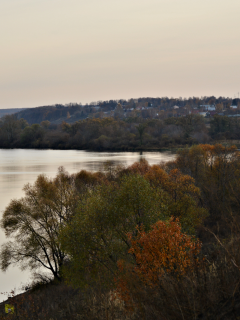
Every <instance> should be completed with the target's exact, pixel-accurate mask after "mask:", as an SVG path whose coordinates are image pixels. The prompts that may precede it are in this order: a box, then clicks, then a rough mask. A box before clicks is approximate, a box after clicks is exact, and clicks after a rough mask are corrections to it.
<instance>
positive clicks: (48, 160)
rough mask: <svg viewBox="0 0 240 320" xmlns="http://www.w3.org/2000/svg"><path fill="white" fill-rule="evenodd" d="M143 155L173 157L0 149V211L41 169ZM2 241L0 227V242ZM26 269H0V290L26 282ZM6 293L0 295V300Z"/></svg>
mask: <svg viewBox="0 0 240 320" xmlns="http://www.w3.org/2000/svg"><path fill="white" fill-rule="evenodd" d="M141 158H145V159H146V160H147V161H148V162H149V163H150V164H157V163H159V162H166V161H170V160H173V159H174V158H175V154H173V153H171V152H167V151H166V152H143V153H141V154H140V153H138V152H88V151H80V150H33V149H10V150H9V149H0V213H1V215H2V212H3V211H4V209H5V208H6V206H7V205H8V204H9V202H10V200H11V199H17V198H20V197H22V196H23V195H24V193H23V191H22V188H23V186H24V185H25V184H26V183H31V184H32V183H33V182H34V181H35V180H36V178H37V176H38V175H39V174H41V173H44V174H46V175H47V176H49V177H54V176H55V175H56V173H57V170H58V167H60V166H64V167H65V169H66V170H67V171H68V172H69V173H76V172H78V171H80V170H82V169H85V170H89V171H98V170H101V169H102V168H103V164H104V162H105V161H108V160H111V161H113V163H114V164H116V165H117V164H120V163H121V164H123V165H131V164H132V163H134V162H136V161H139V160H140V159H141ZM5 241H6V238H5V235H4V233H3V231H2V230H0V244H2V243H3V242H5ZM30 280H31V279H30V273H29V271H21V270H20V269H19V268H18V267H11V268H9V269H8V270H7V272H6V273H3V272H1V271H0V292H10V291H11V290H12V289H20V287H21V286H22V285H23V284H26V283H29V282H30ZM5 297H6V296H4V295H2V296H0V301H2V300H4V298H5Z"/></svg>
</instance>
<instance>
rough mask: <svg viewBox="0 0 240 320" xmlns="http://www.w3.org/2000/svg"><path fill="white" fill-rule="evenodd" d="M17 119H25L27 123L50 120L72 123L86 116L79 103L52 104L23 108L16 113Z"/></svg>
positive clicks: (57, 122) (52, 121)
mask: <svg viewBox="0 0 240 320" xmlns="http://www.w3.org/2000/svg"><path fill="white" fill-rule="evenodd" d="M17 118H18V119H21V118H23V119H25V120H27V122H28V123H29V124H33V123H41V122H42V121H46V120H48V121H50V122H51V123H56V124H59V123H61V122H62V121H66V122H68V123H73V122H75V121H77V120H80V119H84V118H86V114H85V111H84V109H83V107H82V106H81V105H78V104H76V105H67V106H64V105H54V106H43V107H37V108H30V109H25V110H22V111H20V112H18V113H17Z"/></svg>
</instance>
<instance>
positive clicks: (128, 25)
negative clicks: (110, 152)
mask: <svg viewBox="0 0 240 320" xmlns="http://www.w3.org/2000/svg"><path fill="white" fill-rule="evenodd" d="M239 15H240V1H239V0H229V1H227V0H201V1H200V0H198V1H197V0H181V1H180V0H101V1H99V0H34V1H33V0H11V1H9V0H1V1H0V108H1V109H5V108H29V107H37V106H41V105H51V104H55V103H63V104H65V103H70V102H77V103H80V102H81V103H83V104H85V103H90V102H92V101H98V100H110V99H129V98H139V97H162V96H168V97H176V98H177V97H183V98H184V97H191V96H198V97H201V96H210V95H215V96H225V97H232V98H234V97H235V96H236V97H237V96H238V92H240V59H239V57H240V27H239Z"/></svg>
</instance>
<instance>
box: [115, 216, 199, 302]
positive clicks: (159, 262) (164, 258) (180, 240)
mask: <svg viewBox="0 0 240 320" xmlns="http://www.w3.org/2000/svg"><path fill="white" fill-rule="evenodd" d="M128 237H129V241H130V243H131V248H130V249H129V253H130V254H131V255H132V257H133V261H134V262H133V263H131V264H130V263H129V262H126V261H124V260H121V261H119V262H118V267H119V275H118V277H116V283H117V294H118V296H119V297H120V298H121V299H122V300H123V301H125V303H126V305H127V306H130V307H131V308H134V306H136V305H135V304H137V303H138V302H137V301H135V298H136V297H137V296H138V295H139V293H141V291H143V290H146V288H148V287H150V288H152V289H154V291H153V292H155V293H156V294H157V293H158V288H161V283H162V280H163V279H165V277H166V276H171V277H174V278H175V279H180V278H181V277H183V276H185V275H186V274H187V273H188V272H189V271H192V270H193V269H194V268H195V267H196V266H197V265H198V264H199V253H200V250H201V243H200V242H199V241H198V240H196V239H195V238H194V237H192V236H189V235H187V234H185V233H183V232H182V231H181V226H180V223H179V221H178V220H176V219H174V218H171V219H170V220H169V221H167V222H164V221H158V222H157V223H155V224H154V225H153V226H152V228H151V230H150V231H149V232H146V231H144V230H143V229H142V230H141V229H138V234H137V236H136V237H134V236H133V234H129V235H128ZM138 307H139V306H138Z"/></svg>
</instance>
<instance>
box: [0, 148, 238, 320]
mask: <svg viewBox="0 0 240 320" xmlns="http://www.w3.org/2000/svg"><path fill="white" fill-rule="evenodd" d="M239 160H240V152H239V151H237V149H236V147H224V146H222V145H219V144H218V145H215V146H212V145H207V144H203V145H198V146H193V147H191V148H190V149H183V150H180V151H179V152H178V155H177V158H176V160H175V161H171V162H168V163H165V164H159V165H153V166H150V165H149V164H148V163H147V161H145V160H142V161H140V162H138V163H134V164H133V165H131V166H129V167H123V166H117V167H116V166H113V164H112V163H111V162H107V163H106V164H105V168H104V170H103V171H101V172H94V173H91V172H87V171H84V170H82V171H80V172H79V173H77V174H74V175H69V174H68V173H67V172H66V171H65V170H64V169H63V168H60V169H59V172H58V175H57V176H56V177H55V178H54V179H49V178H47V177H46V176H44V175H40V176H39V177H38V178H37V180H36V182H35V184H34V185H29V184H28V185H26V186H25V188H24V191H25V197H24V198H22V199H18V200H12V201H11V202H10V204H9V205H8V207H7V208H6V210H5V212H4V214H3V218H2V220H1V226H2V228H3V229H4V230H5V233H6V235H7V236H8V237H10V238H11V239H12V240H10V241H9V242H7V243H5V244H3V246H2V248H1V255H0V262H1V269H2V270H6V269H7V268H8V267H9V266H11V265H15V264H17V265H20V266H21V267H22V268H30V269H31V270H33V271H34V272H35V274H37V271H38V268H39V267H41V268H43V267H44V268H45V269H46V270H48V275H49V274H51V275H52V279H53V280H49V281H47V280H46V281H45V284H44V283H43V282H44V281H43V280H44V274H42V273H41V274H40V275H38V277H40V278H41V281H40V282H38V283H35V284H34V285H32V286H30V288H28V291H27V293H26V294H25V295H21V296H19V297H16V298H11V299H9V301H8V302H9V303H10V304H12V305H13V306H15V310H18V314H17V317H18V319H22V318H23V319H28V318H29V319H69V318H71V319H79V318H82V319H147V320H151V319H168V320H171V319H173V320H175V319H189V320H192V319H235V318H236V317H235V315H236V314H239V312H240V309H239V301H240V287H239V283H240V255H239V252H240V251H239V232H240V228H239V222H240V221H239V211H240V202H239V192H240V161H239ZM45 279H46V278H45ZM12 317H13V318H14V314H13V315H12ZM3 318H4V316H3Z"/></svg>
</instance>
